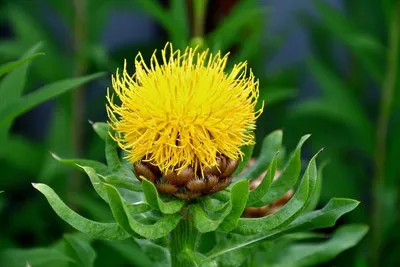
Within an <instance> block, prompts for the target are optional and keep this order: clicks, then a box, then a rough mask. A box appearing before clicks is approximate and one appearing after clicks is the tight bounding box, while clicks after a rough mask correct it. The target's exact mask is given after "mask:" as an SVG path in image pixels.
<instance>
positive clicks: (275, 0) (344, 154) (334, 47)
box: [0, 0, 400, 267]
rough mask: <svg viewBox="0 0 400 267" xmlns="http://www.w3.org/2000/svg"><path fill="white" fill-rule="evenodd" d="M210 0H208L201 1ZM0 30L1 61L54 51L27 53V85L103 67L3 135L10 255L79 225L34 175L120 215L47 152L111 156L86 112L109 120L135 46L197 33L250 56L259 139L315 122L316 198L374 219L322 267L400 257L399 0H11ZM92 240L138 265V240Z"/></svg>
mask: <svg viewBox="0 0 400 267" xmlns="http://www.w3.org/2000/svg"><path fill="white" fill-rule="evenodd" d="M201 2H208V4H207V5H206V8H205V10H204V12H202V10H201V9H199V8H198V7H199V6H197V4H199V3H201ZM203 15H204V16H203ZM0 33H1V35H0V37H1V38H0V62H8V61H11V60H15V59H18V58H20V57H21V56H22V55H23V54H24V53H25V51H27V50H28V49H29V48H31V47H32V46H34V45H35V44H37V43H38V42H43V43H42V46H41V49H40V51H43V52H44V53H45V54H46V55H45V56H41V57H38V58H37V59H35V60H33V61H32V62H31V63H30V67H29V71H28V72H27V76H26V83H25V87H24V93H25V94H26V93H29V92H33V91H35V90H36V89H37V88H39V87H41V86H43V85H45V84H48V83H51V82H54V81H57V80H61V79H66V78H70V77H79V76H83V75H87V74H92V73H97V72H104V73H105V74H104V75H103V76H101V78H98V79H96V80H94V81H91V82H90V83H86V84H84V85H82V86H79V88H75V89H74V90H72V91H70V92H68V93H66V94H63V95H62V96H60V97H58V98H57V99H55V100H51V101H48V102H46V103H43V104H41V105H39V106H37V107H35V108H34V109H32V110H30V111H29V112H27V113H25V114H24V115H22V116H20V117H18V118H17V119H15V120H14V121H13V124H12V128H11V129H10V131H9V133H8V135H7V138H5V139H0V140H1V143H0V170H1V177H0V189H1V190H4V191H5V192H3V193H2V194H1V195H0V263H3V264H6V263H4V262H5V261H1V257H11V256H14V257H19V256H20V255H23V253H39V252H40V251H39V250H38V249H37V248H43V247H48V246H49V245H51V244H54V243H57V242H58V240H59V239H60V238H61V237H62V235H63V233H65V232H73V230H72V229H70V228H68V226H67V225H66V224H65V223H64V222H63V221H62V220H61V219H59V218H58V217H57V215H56V214H55V213H54V212H53V210H51V208H50V207H49V205H48V204H47V202H46V200H45V198H44V197H43V196H42V195H40V194H39V193H38V192H37V191H36V190H34V189H33V188H32V186H31V182H42V183H47V184H49V185H50V186H51V187H52V188H54V189H55V191H57V192H58V193H59V194H60V196H61V197H62V198H63V199H64V200H66V201H67V202H68V203H69V205H71V206H72V207H74V209H75V210H78V211H79V212H80V213H81V214H83V215H86V216H88V217H91V218H95V219H99V220H100V219H101V220H107V218H110V216H111V215H110V214H109V212H108V211H107V209H106V208H105V207H104V206H102V205H101V203H100V202H99V201H96V200H97V199H96V198H97V196H95V194H94V192H93V191H92V190H91V187H90V183H89V181H87V180H86V179H85V177H83V176H82V175H81V174H79V173H76V172H75V171H72V170H70V169H68V168H66V167H64V166H62V165H61V164H59V163H58V162H57V161H55V160H54V159H53V158H52V157H51V155H50V154H49V151H52V152H55V153H57V154H58V155H61V156H63V157H80V158H81V157H85V158H91V159H97V160H103V154H104V153H103V150H104V147H103V143H102V141H101V140H100V139H99V138H98V137H97V136H96V135H95V133H94V132H93V130H92V127H91V125H90V123H89V120H90V121H105V120H106V112H105V94H106V90H107V87H108V86H110V79H111V73H113V72H115V70H116V69H117V68H118V67H121V66H122V64H123V60H124V59H127V60H128V62H131V65H133V60H134V57H135V56H136V54H137V53H138V52H139V51H140V52H141V53H142V54H143V56H144V58H150V56H151V55H152V53H153V51H154V49H161V48H163V47H164V45H165V43H166V42H167V41H171V42H172V43H173V44H174V46H175V47H176V48H184V47H186V46H187V45H194V44H196V43H197V44H202V45H203V46H204V47H210V49H211V50H212V51H217V50H221V51H223V52H228V51H230V52H231V56H230V61H229V64H230V66H232V65H233V64H234V63H235V62H238V61H243V60H247V61H249V65H250V66H251V67H252V69H253V71H254V72H255V75H256V76H257V77H258V78H259V79H260V95H261V99H262V100H263V101H264V103H265V111H264V113H263V115H262V116H261V118H260V119H259V121H258V128H257V132H256V136H257V140H259V141H261V140H262V138H263V137H264V136H265V135H266V134H267V133H269V132H271V131H273V130H275V129H279V128H282V129H284V144H285V146H286V148H287V150H288V151H290V150H291V149H293V148H294V146H295V145H296V142H297V140H298V139H299V137H300V136H301V135H303V134H307V133H312V138H311V141H310V142H308V143H307V144H306V149H305V151H304V153H303V157H304V159H305V160H307V159H309V158H310V157H311V155H312V153H315V152H316V151H318V150H319V149H320V148H321V147H324V148H325V151H324V153H323V155H322V156H321V160H320V162H326V163H328V164H327V165H326V167H325V168H324V171H323V191H322V196H321V200H320V204H319V205H320V206H322V205H324V204H325V203H326V202H327V201H328V199H329V198H331V197H348V198H354V199H357V200H360V201H361V205H360V206H359V207H358V208H357V209H356V210H355V211H354V212H352V213H350V214H349V215H347V216H346V217H344V218H343V219H341V220H340V221H339V225H340V224H343V223H345V222H363V223H368V224H369V225H370V227H371V229H370V232H369V234H368V236H367V238H365V239H364V240H363V242H361V243H360V244H359V245H357V246H356V247H355V248H353V249H350V250H348V251H346V252H345V253H342V254H341V255H340V256H339V257H338V258H337V259H335V260H334V261H332V262H329V263H328V264H326V266H357V267H362V266H400V259H399V257H398V256H397V254H398V252H399V251H400V231H398V229H397V226H398V224H399V222H400V221H399V219H400V218H399V215H400V213H399V208H398V204H400V203H399V198H398V194H399V190H400V182H399V181H398V178H399V176H400V164H398V162H399V160H400V116H399V115H400V78H399V77H400V68H399V66H398V64H399V62H400V56H399V52H398V51H399V48H400V45H399V43H400V42H399V39H400V1H398V0H379V1H378V0H363V1H351V0H329V1H328V0H314V1H312V0H263V1H256V0H209V1H205V0H204V1H202V0H200V1H196V0H193V1H192V0H188V1H179V0H169V1H168V0H164V1H157V0H29V1H28V0H2V1H1V2H0ZM228 67H229V66H228ZM131 71H133V69H132V68H131ZM10 90H12V88H10ZM2 101H4V100H3V99H1V98H0V104H1V102H2ZM0 106H1V105H0ZM255 153H256V154H257V153H258V149H257V148H256V150H255ZM93 246H94V248H95V251H96V253H97V260H96V264H95V266H139V265H138V263H137V258H136V259H135V253H134V251H135V250H134V249H133V248H135V244H131V243H129V242H121V243H110V242H105V241H93ZM33 248H36V249H33ZM136 249H137V248H136ZM2 251H3V253H2ZM38 251H39V252H38ZM10 255H11V256H10ZM10 262H11V261H8V263H7V264H10V265H5V266H7V267H8V266H11V267H12V266H14V265H11V263H10ZM15 266H17V265H15ZM36 266H41V265H36Z"/></svg>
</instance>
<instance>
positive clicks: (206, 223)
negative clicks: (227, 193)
mask: <svg viewBox="0 0 400 267" xmlns="http://www.w3.org/2000/svg"><path fill="white" fill-rule="evenodd" d="M189 207H190V210H191V212H192V214H193V223H194V226H195V227H196V229H197V230H198V231H199V232H200V233H207V232H212V231H215V230H216V229H217V228H218V227H219V226H220V224H221V223H222V222H223V220H224V219H225V217H226V216H227V215H228V214H229V212H230V211H231V209H232V205H231V203H230V202H228V205H226V206H224V208H223V209H222V210H220V211H219V212H218V213H215V214H208V213H207V212H206V211H205V210H204V209H203V208H202V207H201V205H200V203H194V204H191V205H190V206H189Z"/></svg>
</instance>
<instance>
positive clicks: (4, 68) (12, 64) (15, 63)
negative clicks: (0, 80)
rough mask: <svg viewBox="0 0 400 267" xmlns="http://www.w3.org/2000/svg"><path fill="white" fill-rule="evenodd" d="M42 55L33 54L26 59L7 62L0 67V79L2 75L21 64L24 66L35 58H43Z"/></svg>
mask: <svg viewBox="0 0 400 267" xmlns="http://www.w3.org/2000/svg"><path fill="white" fill-rule="evenodd" d="M43 55H44V53H35V54H33V55H31V56H28V57H26V58H23V59H20V60H18V61H13V62H8V63H6V64H3V65H1V66H0V77H1V76H3V75H4V74H6V73H7V72H10V71H12V70H13V69H15V68H17V67H19V66H21V65H22V64H25V63H27V62H29V61H31V60H32V59H34V58H35V57H38V56H43Z"/></svg>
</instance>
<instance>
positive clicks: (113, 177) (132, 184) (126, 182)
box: [104, 173, 142, 192]
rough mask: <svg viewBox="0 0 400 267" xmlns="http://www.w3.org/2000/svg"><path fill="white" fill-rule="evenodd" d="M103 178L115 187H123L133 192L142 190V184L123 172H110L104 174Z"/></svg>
mask: <svg viewBox="0 0 400 267" xmlns="http://www.w3.org/2000/svg"><path fill="white" fill-rule="evenodd" d="M104 180H106V181H107V183H109V184H111V185H113V186H115V187H119V188H125V189H128V190H132V191H135V192H141V191H142V185H141V184H140V183H139V182H138V181H137V180H136V179H135V180H134V179H132V177H128V176H125V175H123V174H118V173H117V174H110V175H107V176H105V177H104Z"/></svg>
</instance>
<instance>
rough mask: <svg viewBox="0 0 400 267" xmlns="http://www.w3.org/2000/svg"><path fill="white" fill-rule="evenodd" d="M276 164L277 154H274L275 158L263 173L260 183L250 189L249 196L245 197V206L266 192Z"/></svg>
mask: <svg viewBox="0 0 400 267" xmlns="http://www.w3.org/2000/svg"><path fill="white" fill-rule="evenodd" d="M276 166H277V156H275V158H274V159H273V160H272V162H271V163H270V164H269V167H268V169H267V173H266V174H265V175H264V177H263V179H262V181H261V183H260V184H259V185H258V186H257V187H256V188H255V189H253V190H251V191H250V193H249V198H248V199H247V204H246V206H247V207H251V206H253V205H254V204H256V203H257V202H258V201H260V200H261V199H262V198H263V197H264V196H265V195H266V194H267V193H268V190H269V188H270V186H271V183H272V181H273V179H274V177H275V172H276Z"/></svg>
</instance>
